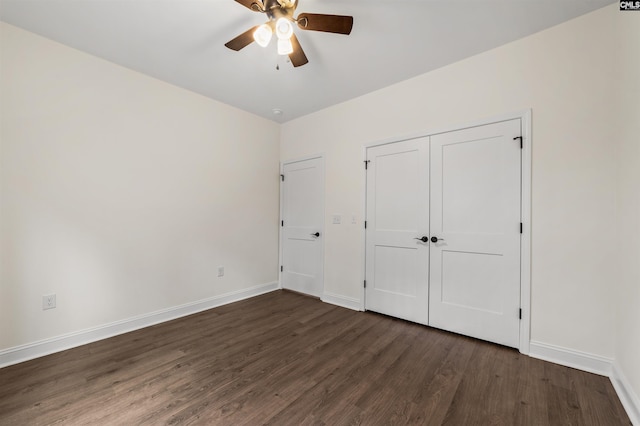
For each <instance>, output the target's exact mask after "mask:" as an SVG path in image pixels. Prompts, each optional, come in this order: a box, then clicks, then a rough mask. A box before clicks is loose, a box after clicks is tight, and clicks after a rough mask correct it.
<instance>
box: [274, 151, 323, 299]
mask: <svg viewBox="0 0 640 426" xmlns="http://www.w3.org/2000/svg"><path fill="white" fill-rule="evenodd" d="M322 170H323V159H322V158H314V159H311V160H304V161H298V162H293V163H287V164H285V165H284V166H283V174H284V176H285V178H284V182H283V211H282V219H283V226H282V236H283V238H282V266H283V268H282V269H283V270H282V274H281V280H282V287H283V288H286V289H289V290H294V291H298V292H301V293H306V294H310V295H312V296H316V297H320V296H321V295H322V292H323V281H322V277H323V259H322V241H323V237H324V235H323V234H324V232H323V226H322V225H323V216H324V191H323V171H322ZM316 232H318V233H320V236H318V237H316V236H315V235H313V234H315V233H316Z"/></svg>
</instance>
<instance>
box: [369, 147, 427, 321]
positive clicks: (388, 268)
mask: <svg viewBox="0 0 640 426" xmlns="http://www.w3.org/2000/svg"><path fill="white" fill-rule="evenodd" d="M428 142H429V140H428V138H421V139H414V140H409V141H404V142H398V143H393V144H388V145H381V146H376V147H372V148H369V149H367V161H368V163H367V165H368V168H367V229H366V287H365V306H366V309H367V310H371V311H376V312H380V313H383V314H387V315H392V316H394V317H398V318H403V319H407V320H409V321H414V322H418V323H422V324H426V323H427V320H428V306H429V304H428V296H429V292H428V279H429V242H428V241H429V240H428V231H429V144H428ZM423 237H424V241H423V240H422V238H423Z"/></svg>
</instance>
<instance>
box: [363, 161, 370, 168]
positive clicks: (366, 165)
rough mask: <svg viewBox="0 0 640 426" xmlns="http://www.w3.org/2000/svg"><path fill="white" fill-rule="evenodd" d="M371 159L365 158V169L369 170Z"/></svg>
mask: <svg viewBox="0 0 640 426" xmlns="http://www.w3.org/2000/svg"><path fill="white" fill-rule="evenodd" d="M370 161H371V160H364V169H365V170H367V169H368V168H369V162H370Z"/></svg>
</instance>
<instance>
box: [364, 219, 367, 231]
mask: <svg viewBox="0 0 640 426" xmlns="http://www.w3.org/2000/svg"><path fill="white" fill-rule="evenodd" d="M364 229H367V221H366V220H365V221H364Z"/></svg>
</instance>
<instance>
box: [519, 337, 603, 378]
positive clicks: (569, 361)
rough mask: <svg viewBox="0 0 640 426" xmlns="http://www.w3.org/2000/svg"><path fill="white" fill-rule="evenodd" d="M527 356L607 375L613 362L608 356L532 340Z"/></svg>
mask: <svg viewBox="0 0 640 426" xmlns="http://www.w3.org/2000/svg"><path fill="white" fill-rule="evenodd" d="M529 356H530V357H532V358H538V359H542V360H544V361H549V362H553V363H554V364H560V365H564V366H565V367H571V368H575V369H578V370H583V371H588V372H589V373H594V374H599V375H601V376H607V377H608V376H610V375H611V365H612V364H613V360H612V359H610V358H604V357H601V356H597V355H593V354H589V353H586V352H580V351H575V350H573V349H567V348H563V347H560V346H554V345H550V344H547V343H542V342H536V341H533V340H532V341H531V344H530V347H529Z"/></svg>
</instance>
